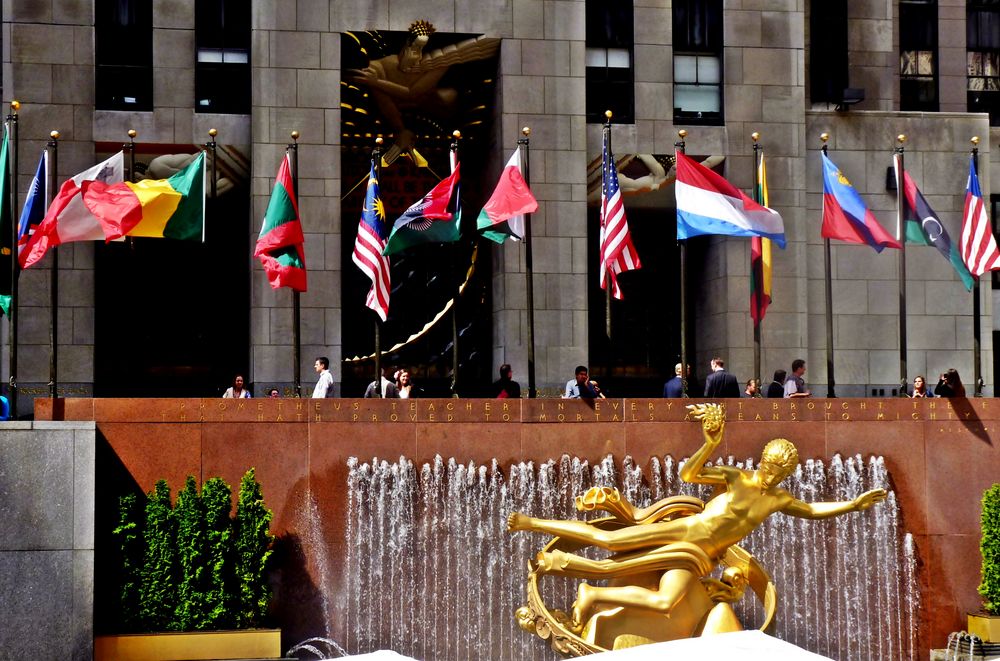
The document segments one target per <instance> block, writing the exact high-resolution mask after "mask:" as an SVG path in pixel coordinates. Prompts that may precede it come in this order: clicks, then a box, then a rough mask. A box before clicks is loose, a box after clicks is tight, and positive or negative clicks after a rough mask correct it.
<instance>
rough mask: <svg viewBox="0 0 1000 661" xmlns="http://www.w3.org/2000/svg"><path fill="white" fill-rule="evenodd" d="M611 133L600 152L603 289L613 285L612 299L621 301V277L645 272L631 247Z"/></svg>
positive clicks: (605, 137)
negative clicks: (610, 139) (626, 272)
mask: <svg viewBox="0 0 1000 661" xmlns="http://www.w3.org/2000/svg"><path fill="white" fill-rule="evenodd" d="M610 134H611V129H610V128H608V129H605V131H604V147H603V149H602V151H601V157H602V159H603V160H602V163H601V180H602V181H601V236H600V247H601V256H600V257H601V273H600V277H601V289H607V288H608V280H610V281H611V295H612V296H614V297H615V298H617V299H618V300H621V299H622V290H621V287H619V286H618V274H620V273H623V272H625V271H634V270H636V269H640V268H642V263H641V262H640V261H639V253H637V252H636V251H635V246H634V245H632V234H631V233H630V232H629V231H628V219H627V218H626V217H625V203H624V202H622V193H621V190H620V189H619V187H618V169H617V168H616V167H615V157H614V155H613V154H612V153H611V149H610V147H609V146H608V140H609V138H610Z"/></svg>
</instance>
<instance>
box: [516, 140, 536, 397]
mask: <svg viewBox="0 0 1000 661" xmlns="http://www.w3.org/2000/svg"><path fill="white" fill-rule="evenodd" d="M521 135H523V136H524V137H523V138H518V140H517V148H518V149H519V150H520V152H521V154H520V155H521V159H520V161H521V169H522V174H523V176H524V183H525V184H526V185H528V186H529V187H530V186H531V168H530V162H529V158H530V152H531V146H530V144H529V143H530V140H529V137H528V136H530V135H531V128H530V127H527V126H525V127H524V128H523V129H521ZM524 277H525V291H526V296H527V301H526V303H527V306H528V398H529V399H534V398H535V396H536V395H537V391H536V390H535V287H534V272H533V270H532V261H531V214H530V213H526V214H524Z"/></svg>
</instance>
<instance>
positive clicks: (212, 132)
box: [205, 129, 299, 201]
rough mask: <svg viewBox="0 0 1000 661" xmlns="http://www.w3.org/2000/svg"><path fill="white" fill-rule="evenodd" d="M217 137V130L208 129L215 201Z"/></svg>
mask: <svg viewBox="0 0 1000 661" xmlns="http://www.w3.org/2000/svg"><path fill="white" fill-rule="evenodd" d="M217 135H219V132H218V131H217V130H216V129H208V136H209V137H210V138H211V140H209V142H208V144H206V145H205V146H206V147H208V150H209V151H210V152H212V199H213V200H214V199H215V193H216V189H215V176H216V171H215V155H216V153H217V151H216V147H217V146H218V145H217V144H216V142H215V136H217ZM292 139H293V140H294V139H295V137H294V136H293V137H292ZM295 181H296V186H298V183H297V181H298V180H295ZM298 194H299V193H298V191H296V192H295V195H296V196H297V195H298ZM296 201H298V198H297V197H296Z"/></svg>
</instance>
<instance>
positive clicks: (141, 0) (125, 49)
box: [94, 0, 153, 110]
mask: <svg viewBox="0 0 1000 661" xmlns="http://www.w3.org/2000/svg"><path fill="white" fill-rule="evenodd" d="M94 41H95V50H96V58H97V63H96V66H95V74H94V75H95V77H96V80H95V87H96V99H95V105H96V106H97V109H98V110H152V109H153V2H152V0H97V3H96V5H95V7H94Z"/></svg>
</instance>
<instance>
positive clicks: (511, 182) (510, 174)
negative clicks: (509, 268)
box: [476, 149, 538, 243]
mask: <svg viewBox="0 0 1000 661" xmlns="http://www.w3.org/2000/svg"><path fill="white" fill-rule="evenodd" d="M536 211H538V200H536V199H535V196H534V195H532V194H531V189H530V188H528V184H527V182H526V181H525V180H524V177H523V176H522V175H521V150H520V149H515V150H514V155H513V156H511V157H510V160H509V161H507V165H506V166H505V167H504V169H503V172H501V173H500V181H498V182H497V187H496V188H495V189H494V190H493V195H490V199H489V201H488V202H487V203H486V206H484V207H483V210H482V211H480V212H479V218H478V219H477V220H476V227H477V228H478V229H479V231H480V232H481V233H482V235H483V236H484V237H485V238H487V239H489V240H490V241H496V242H497V243H503V242H504V241H505V240H506V239H514V240H515V241H521V240H523V239H524V214H526V213H534V212H536Z"/></svg>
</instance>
